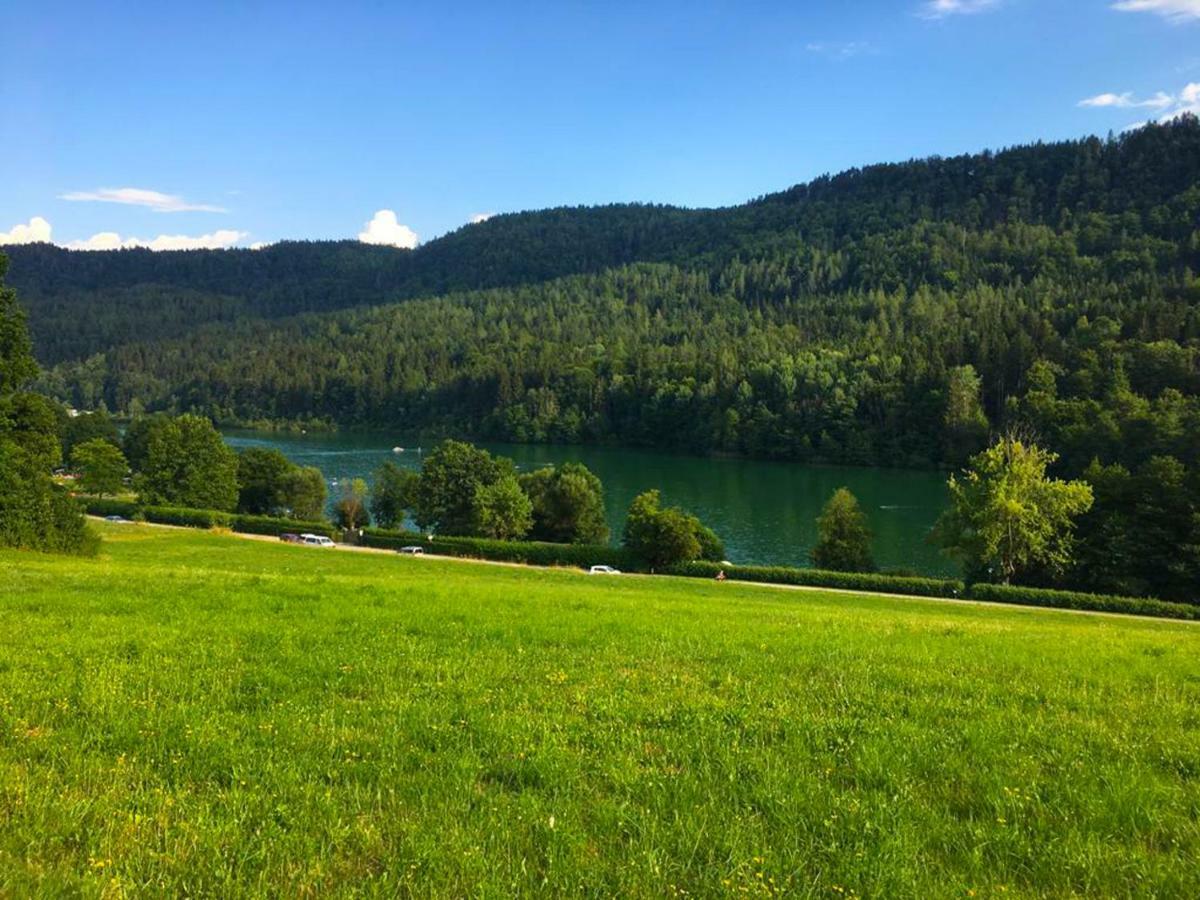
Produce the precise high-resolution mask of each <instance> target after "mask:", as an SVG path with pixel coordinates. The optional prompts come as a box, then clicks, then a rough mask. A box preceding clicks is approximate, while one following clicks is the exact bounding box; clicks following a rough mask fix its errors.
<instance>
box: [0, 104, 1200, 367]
mask: <svg viewBox="0 0 1200 900" xmlns="http://www.w3.org/2000/svg"><path fill="white" fill-rule="evenodd" d="M1198 182H1200V128H1198V127H1197V123H1196V122H1195V120H1194V119H1187V120H1181V121H1180V122H1178V123H1176V124H1174V125H1170V126H1165V127H1150V128H1145V129H1141V130H1139V131H1136V132H1132V133H1129V134H1127V135H1124V136H1122V137H1121V138H1120V139H1117V140H1108V141H1103V140H1100V139H1097V138H1089V139H1086V140H1082V141H1074V142H1064V143H1057V144H1038V145H1033V146H1026V147H1017V148H1013V149H1010V150H1005V151H1003V152H998V153H982V154H975V155H966V156H959V157H953V158H947V159H942V158H931V159H926V160H920V161H913V162H908V163H901V164H887V165H879V166H872V167H868V168H865V169H861V170H860V169H854V170H850V171H847V172H843V173H841V174H839V175H836V176H832V177H823V178H819V179H816V180H814V181H812V182H810V183H808V184H804V185H798V186H796V187H794V188H791V189H790V190H786V191H783V192H781V193H778V194H772V195H769V196H766V197H763V198H760V199H757V200H754V201H752V202H749V203H746V204H744V205H742V206H736V207H729V208H724V209H713V210H685V209H678V208H673V207H666V206H652V205H636V204H635V205H612V206H603V207H592V208H561V209H551V210H542V211H537V212H526V213H515V214H509V215H502V216H496V217H494V218H492V219H490V220H488V221H486V222H483V223H480V224H477V225H470V226H466V227H463V228H461V229H459V230H457V231H455V232H453V233H451V234H448V235H446V236H444V237H442V238H438V239H436V240H433V241H430V242H429V243H427V244H425V245H423V246H421V247H419V248H418V249H416V250H412V251H408V250H398V249H393V248H387V247H374V246H368V245H365V244H360V243H358V242H353V241H341V242H284V243H280V244H276V245H272V246H270V247H267V248H263V249H260V250H212V251H177V252H157V253H156V252H151V251H149V250H144V249H137V250H117V251H101V252H78V251H66V250H62V249H59V248H56V247H52V246H50V245H30V246H19V247H10V248H7V250H6V252H7V253H8V254H9V256H10V257H11V259H12V265H11V269H10V276H9V278H10V281H11V283H12V284H13V285H14V286H15V287H17V289H18V291H19V295H20V296H21V298H22V302H23V303H24V304H25V306H26V307H27V309H28V310H29V314H30V328H31V331H32V333H33V336H34V342H35V349H36V352H37V354H38V357H39V358H40V359H41V361H42V362H43V363H44V364H47V365H53V364H56V363H59V362H64V361H70V360H79V359H83V358H85V357H88V356H90V355H92V354H95V353H98V352H103V351H107V350H110V349H112V348H115V347H118V346H121V345H124V344H129V343H135V342H136V343H145V342H151V341H156V340H160V339H165V338H179V337H184V336H186V335H189V334H191V333H192V332H193V331H194V330H195V329H196V328H197V327H198V326H201V325H204V324H206V323H212V322H226V323H240V324H244V323H246V322H247V321H248V320H252V319H259V318H265V319H275V318H280V317H285V316H291V315H295V314H299V313H306V312H327V311H334V310H340V309H346V308H349V307H358V306H371V305H380V304H384V303H389V302H394V301H399V300H406V299H412V298H419V297H433V296H438V295H442V294H447V293H451V292H463V291H471V290H478V289H486V288H511V287H518V286H528V285H534V284H540V283H544V282H547V281H550V280H552V279H556V278H561V277H564V276H570V275H579V274H596V273H600V272H603V271H604V270H606V269H610V268H615V267H620V266H624V265H628V264H630V263H635V262H661V263H672V264H675V265H678V266H684V267H687V268H689V269H692V270H699V271H707V272H710V273H714V274H715V273H719V272H721V271H723V270H724V269H725V267H726V266H728V265H729V264H730V263H731V262H733V261H735V260H739V261H741V262H743V263H752V262H753V261H755V260H761V259H767V258H778V257H779V256H780V255H789V254H790V255H793V256H796V255H798V256H799V257H806V258H807V259H808V260H809V265H810V266H811V265H813V264H814V261H815V260H818V259H819V260H821V263H820V264H821V265H822V266H824V268H825V271H824V273H819V274H818V275H814V277H813V278H812V279H810V282H809V283H807V284H804V285H800V286H799V293H796V294H795V295H794V298H799V297H800V296H805V295H812V294H814V293H827V292H828V290H829V289H831V288H844V287H848V286H858V287H865V286H869V285H870V284H872V283H874V282H879V281H881V280H886V279H880V278H872V277H871V276H870V274H869V272H867V273H866V277H859V276H860V275H862V274H863V270H867V269H869V268H870V267H871V265H872V255H873V254H874V255H880V254H882V255H886V254H888V253H889V252H890V250H888V249H887V248H886V247H884V246H883V245H884V244H888V243H890V242H892V241H893V240H894V239H895V235H896V234H897V233H911V230H912V228H913V227H914V226H917V225H920V224H923V223H940V224H943V225H950V224H953V225H955V226H958V227H959V228H961V229H963V231H964V232H965V233H971V234H977V233H983V232H988V231H993V230H995V229H997V228H1000V227H1004V226H1011V225H1013V224H1015V223H1021V224H1025V225H1044V226H1047V227H1049V228H1051V229H1053V230H1054V231H1055V232H1056V233H1061V232H1063V231H1065V230H1074V231H1076V232H1078V233H1079V234H1080V236H1081V241H1079V242H1076V243H1077V244H1078V246H1079V247H1080V249H1081V250H1082V251H1083V252H1085V253H1090V254H1093V255H1100V254H1105V253H1107V252H1109V251H1112V252H1116V253H1128V252H1137V253H1149V254H1151V256H1153V257H1155V258H1161V257H1162V256H1163V254H1164V253H1166V252H1167V247H1166V245H1170V247H1172V248H1175V249H1176V250H1178V249H1181V248H1184V247H1185V246H1186V245H1187V244H1188V242H1189V241H1191V240H1193V236H1194V233H1195V229H1196V214H1195V209H1196V192H1197V191H1198V190H1200V187H1197V185H1198ZM1122 241H1126V242H1129V241H1134V242H1135V243H1136V248H1135V249H1130V248H1131V247H1132V245H1128V246H1126V245H1121V242H1122ZM1155 241H1157V242H1160V243H1159V244H1156V243H1155ZM848 253H855V254H857V256H856V257H855V259H853V260H847V257H846V255H847V254H848ZM1175 261H1176V262H1178V261H1179V260H1175ZM848 262H849V263H850V264H854V265H857V266H858V267H859V270H860V272H859V275H856V273H854V272H849V271H846V266H847V264H848ZM998 264H999V265H1010V267H1012V269H1013V274H1015V275H1017V276H1020V275H1021V274H1022V271H1021V267H1022V260H1021V259H1020V258H1019V253H1018V254H1015V255H1014V257H1013V258H1012V259H1004V260H1001V261H1000V263H998ZM930 265H932V266H933V267H934V268H935V269H936V268H937V267H938V266H939V265H940V262H939V261H938V260H936V259H933V260H930ZM1130 265H1134V264H1133V263H1130ZM909 269H910V271H909V272H908V273H907V276H908V277H907V281H906V284H907V286H908V287H910V288H915V287H917V286H919V284H920V283H921V281H920V280H921V279H924V278H926V277H931V278H933V279H935V280H939V279H940V280H945V279H946V278H952V277H953V276H954V274H955V273H953V272H949V271H946V270H942V271H933V272H931V273H926V272H914V271H912V267H911V266H910V267H909ZM914 277H915V278H916V280H915V281H914ZM999 277H1000V276H995V277H993V278H992V280H993V281H995V280H997V278H999ZM881 286H884V287H896V286H899V285H881ZM748 299H749V300H750V301H751V302H754V301H755V300H756V299H757V298H753V297H751V298H748Z"/></svg>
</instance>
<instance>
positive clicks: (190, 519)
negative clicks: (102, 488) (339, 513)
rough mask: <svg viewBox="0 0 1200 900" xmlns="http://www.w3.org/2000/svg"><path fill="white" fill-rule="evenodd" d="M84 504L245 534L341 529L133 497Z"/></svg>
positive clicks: (97, 510)
mask: <svg viewBox="0 0 1200 900" xmlns="http://www.w3.org/2000/svg"><path fill="white" fill-rule="evenodd" d="M84 507H85V509H86V510H87V511H88V513H89V514H90V515H93V516H124V517H125V518H127V519H132V518H134V517H135V516H138V515H140V516H141V517H142V518H144V519H145V520H146V521H147V522H154V523H156V524H159V525H182V526H185V527H187V528H214V527H220V528H232V529H233V530H234V531H240V532H242V533H243V534H285V533H288V532H290V533H293V534H302V533H306V534H323V535H325V536H326V537H334V536H335V535H336V534H337V529H336V528H334V527H333V526H332V525H330V524H329V523H328V522H300V521H297V520H296V519H284V518H278V517H275V516H247V515H238V514H236V513H227V512H218V511H217V510H213V509H188V508H186V507H181V506H144V507H143V506H139V505H138V504H137V503H136V502H134V501H133V500H101V499H99V498H96V497H92V498H88V499H86V500H85V501H84Z"/></svg>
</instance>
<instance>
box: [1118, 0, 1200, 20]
mask: <svg viewBox="0 0 1200 900" xmlns="http://www.w3.org/2000/svg"><path fill="white" fill-rule="evenodd" d="M1112 8H1113V9H1115V10H1119V11H1120V12H1149V13H1155V14H1156V15H1160V16H1162V17H1163V18H1164V19H1166V20H1167V21H1168V22H1174V23H1176V24H1178V23H1181V22H1187V21H1189V20H1191V19H1200V0H1118V2H1117V3H1114V4H1113V5H1112Z"/></svg>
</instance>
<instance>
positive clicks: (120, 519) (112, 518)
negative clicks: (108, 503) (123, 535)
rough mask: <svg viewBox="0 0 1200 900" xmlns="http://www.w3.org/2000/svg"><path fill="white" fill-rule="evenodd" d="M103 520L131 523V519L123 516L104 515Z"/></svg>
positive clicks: (115, 522)
mask: <svg viewBox="0 0 1200 900" xmlns="http://www.w3.org/2000/svg"><path fill="white" fill-rule="evenodd" d="M104 521H105V522H112V523H113V524H114V525H132V524H133V520H131V519H127V518H125V517H124V516H105V517H104Z"/></svg>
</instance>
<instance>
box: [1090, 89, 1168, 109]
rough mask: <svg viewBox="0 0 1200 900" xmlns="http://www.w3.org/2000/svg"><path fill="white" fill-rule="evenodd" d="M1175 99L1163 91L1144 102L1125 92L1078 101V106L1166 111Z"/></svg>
mask: <svg viewBox="0 0 1200 900" xmlns="http://www.w3.org/2000/svg"><path fill="white" fill-rule="evenodd" d="M1174 102H1175V98H1174V97H1172V96H1171V95H1170V94H1168V93H1166V92H1165V91H1159V92H1158V93H1157V94H1155V95H1154V96H1153V97H1148V98H1146V99H1145V100H1135V99H1133V91H1125V93H1123V94H1097V95H1096V96H1095V97H1088V98H1087V99H1086V100H1080V101H1079V105H1080V106H1093V107H1102V106H1112V107H1116V108H1118V109H1136V108H1138V107H1148V108H1150V109H1166V108H1167V107H1168V106H1170V105H1171V104H1172V103H1174Z"/></svg>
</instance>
